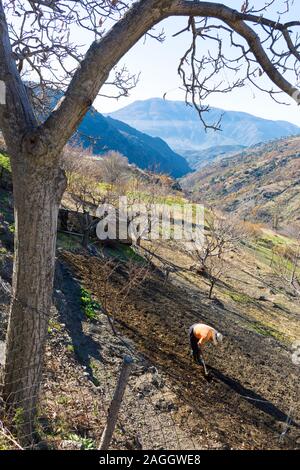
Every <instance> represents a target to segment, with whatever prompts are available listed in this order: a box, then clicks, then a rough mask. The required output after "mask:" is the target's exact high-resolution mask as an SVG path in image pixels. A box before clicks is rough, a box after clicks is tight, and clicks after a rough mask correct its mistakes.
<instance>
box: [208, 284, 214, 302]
mask: <svg viewBox="0 0 300 470" xmlns="http://www.w3.org/2000/svg"><path fill="white" fill-rule="evenodd" d="M214 287H215V281H214V280H210V289H209V293H208V298H209V299H211V298H212V293H213V290H214Z"/></svg>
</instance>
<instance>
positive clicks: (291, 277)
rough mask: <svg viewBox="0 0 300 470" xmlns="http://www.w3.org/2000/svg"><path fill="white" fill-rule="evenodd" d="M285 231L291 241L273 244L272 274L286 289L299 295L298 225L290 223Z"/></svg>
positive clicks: (299, 248)
mask: <svg viewBox="0 0 300 470" xmlns="http://www.w3.org/2000/svg"><path fill="white" fill-rule="evenodd" d="M286 233H287V235H289V236H290V237H291V241H290V242H289V243H286V244H283V245H275V246H274V247H273V249H272V260H271V267H272V271H273V276H274V277H275V279H277V280H279V281H280V282H281V283H282V282H283V285H285V286H286V287H287V288H288V289H292V290H293V292H294V293H296V294H297V295H300V227H299V226H298V225H297V224H291V225H290V227H289V228H288V229H287V230H286Z"/></svg>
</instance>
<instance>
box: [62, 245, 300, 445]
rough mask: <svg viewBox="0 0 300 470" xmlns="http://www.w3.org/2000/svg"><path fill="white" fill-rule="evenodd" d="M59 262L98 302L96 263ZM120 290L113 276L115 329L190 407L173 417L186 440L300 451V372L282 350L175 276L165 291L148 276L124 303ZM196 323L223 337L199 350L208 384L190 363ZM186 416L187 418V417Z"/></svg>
mask: <svg viewBox="0 0 300 470" xmlns="http://www.w3.org/2000/svg"><path fill="white" fill-rule="evenodd" d="M63 258H64V261H66V262H67V263H68V265H69V266H70V267H71V269H72V271H73V272H74V274H75V275H76V276H77V277H78V278H79V279H80V281H81V282H82V284H83V285H84V286H85V287H86V288H88V289H90V290H91V292H92V293H93V294H94V295H95V296H96V297H97V298H98V299H99V300H100V301H103V298H104V294H103V292H104V285H105V280H106V277H107V272H106V269H105V268H104V267H103V262H102V261H101V260H100V259H99V258H96V257H88V256H83V255H75V254H71V253H67V252H65V253H64V254H63ZM125 283H126V270H120V271H119V270H116V272H114V274H113V276H111V278H110V281H109V283H107V285H106V291H107V298H108V299H109V310H110V313H111V315H112V316H113V318H114V319H115V324H116V327H117V329H118V330H119V331H121V332H122V334H123V335H124V336H126V337H128V338H130V339H131V340H133V342H134V343H135V345H136V348H137V349H138V350H139V351H140V352H141V353H142V354H143V355H144V356H145V357H146V358H148V359H149V361H151V362H152V363H154V364H155V365H156V366H157V367H158V368H159V369H160V370H161V371H162V372H164V373H165V374H167V375H168V377H169V379H170V384H171V387H172V390H173V392H174V393H175V394H176V395H177V396H178V399H180V401H181V403H182V400H183V401H184V402H185V403H187V404H188V405H189V406H188V408H185V407H182V406H181V407H179V409H178V417H179V419H180V420H181V423H182V425H183V426H185V425H186V426H188V427H189V432H190V433H191V435H193V436H196V435H197V433H203V432H205V433H208V434H210V435H215V437H216V440H218V441H219V442H221V443H222V446H223V448H229V449H231V448H234V449H279V448H288V449H296V448H298V447H299V446H300V427H299V422H300V420H299V418H300V406H299V366H297V365H294V364H293V363H292V360H291V352H290V349H289V347H288V346H285V345H284V344H282V343H280V342H279V341H277V340H276V339H274V338H270V337H265V336H263V335H261V334H259V333H257V332H255V331H251V330H250V329H249V322H248V321H246V319H244V318H243V315H239V313H238V312H237V311H236V310H234V311H233V310H231V309H229V308H226V307H224V305H222V304H220V303H218V302H208V301H207V299H206V297H205V295H204V292H203V291H202V290H201V289H200V288H198V287H197V286H195V285H193V284H192V283H190V282H187V281H184V280H183V279H181V278H180V277H179V276H177V275H174V276H173V277H172V279H171V280H170V281H168V282H167V283H166V284H164V282H163V279H162V277H161V276H160V275H159V273H157V272H154V273H152V274H151V275H149V276H148V278H147V279H146V280H145V281H144V282H143V283H142V285H139V286H137V287H135V288H134V289H132V290H131V291H130V293H129V294H128V296H127V297H126V300H125V301H124V299H123V300H121V299H122V298H123V296H120V295H118V294H119V292H120V286H122V285H124V284H125ZM195 321H203V322H206V323H209V324H211V325H213V326H215V327H216V328H218V329H219V330H220V331H222V332H223V333H224V335H225V340H224V343H223V344H222V345H221V346H220V347H218V348H214V347H213V346H209V347H208V348H207V350H206V359H207V363H208V365H209V368H210V371H211V374H212V381H211V382H207V381H206V380H205V379H204V377H203V375H202V370H201V368H200V367H199V366H196V365H195V364H194V363H193V362H192V359H191V356H190V352H189V342H188V329H189V326H190V325H191V324H192V323H194V322H195ZM187 409H189V410H190V409H192V410H193V412H192V417H191V416H190V414H189V416H187V414H186V413H187ZM189 413H190V412H189Z"/></svg>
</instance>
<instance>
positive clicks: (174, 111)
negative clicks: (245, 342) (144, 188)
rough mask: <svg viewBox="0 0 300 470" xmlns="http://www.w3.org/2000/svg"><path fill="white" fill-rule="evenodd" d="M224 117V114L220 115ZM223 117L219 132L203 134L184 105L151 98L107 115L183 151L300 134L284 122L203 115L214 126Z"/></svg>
mask: <svg viewBox="0 0 300 470" xmlns="http://www.w3.org/2000/svg"><path fill="white" fill-rule="evenodd" d="M223 113H224V114H223ZM222 114H223V119H222V126H221V127H222V132H214V131H212V130H209V131H208V132H205V130H204V128H203V126H202V124H201V123H200V121H199V116H198V114H197V112H196V110H195V109H194V108H193V107H191V106H187V105H186V104H185V103H184V102H183V101H168V100H163V99H159V98H152V99H149V100H145V101H135V102H134V103H132V104H130V105H128V106H126V107H124V108H122V109H120V110H118V111H115V112H113V113H110V116H111V117H113V118H115V119H120V120H122V121H124V122H126V123H127V124H129V125H131V126H133V127H135V128H136V129H139V130H140V131H142V132H146V133H147V134H150V135H152V136H158V137H161V138H162V139H164V140H165V141H166V142H167V143H168V144H169V145H170V146H171V147H172V148H173V149H174V150H176V151H177V152H181V153H183V154H184V155H185V152H186V151H189V150H194V151H195V150H199V149H205V148H208V147H215V146H218V145H243V146H246V147H248V146H251V145H254V144H257V143H259V142H266V141H269V140H272V139H277V138H280V137H286V136H290V135H294V134H298V133H300V128H299V127H297V126H295V125H294V124H291V123H289V122H285V121H269V120H267V119H262V118H259V117H257V116H253V115H251V114H247V113H241V112H235V111H224V110H222V109H217V108H212V109H211V110H210V111H209V113H207V115H206V120H207V121H208V122H209V123H215V122H216V121H218V119H219V118H220V116H221V115H222Z"/></svg>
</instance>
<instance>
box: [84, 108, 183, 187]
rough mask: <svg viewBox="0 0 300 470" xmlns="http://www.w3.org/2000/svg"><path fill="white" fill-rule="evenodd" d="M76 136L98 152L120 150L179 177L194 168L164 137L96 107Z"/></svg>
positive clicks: (145, 166) (142, 164) (140, 162)
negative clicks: (103, 114) (103, 113)
mask: <svg viewBox="0 0 300 470" xmlns="http://www.w3.org/2000/svg"><path fill="white" fill-rule="evenodd" d="M76 138H77V140H79V141H80V143H82V144H83V145H84V147H91V148H92V149H93V153H94V154H97V155H101V154H103V153H105V152H107V151H108V150H116V151H118V152H120V153H122V154H123V155H125V156H126V157H127V158H128V160H129V162H130V163H135V164H136V165H137V166H138V167H140V168H142V169H150V170H155V171H156V172H164V173H168V174H170V175H172V176H173V177H176V178H177V177H181V176H183V175H185V174H186V173H188V172H190V171H191V169H190V167H189V165H188V163H187V161H186V160H185V159H184V158H183V157H182V156H181V155H179V154H177V153H175V152H174V151H173V150H172V149H171V148H170V147H169V146H168V145H167V144H166V142H164V141H163V140H162V139H160V138H158V137H150V136H149V135H147V134H144V133H142V132H139V131H137V130H136V129H134V128H132V127H130V126H129V125H127V124H125V123H123V122H121V121H118V120H115V119H112V118H110V117H104V116H102V114H100V113H98V112H97V111H96V110H95V109H92V110H91V111H89V112H88V113H87V115H86V117H85V118H84V119H83V121H82V123H81V124H80V126H79V129H78V132H77V134H76Z"/></svg>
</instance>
